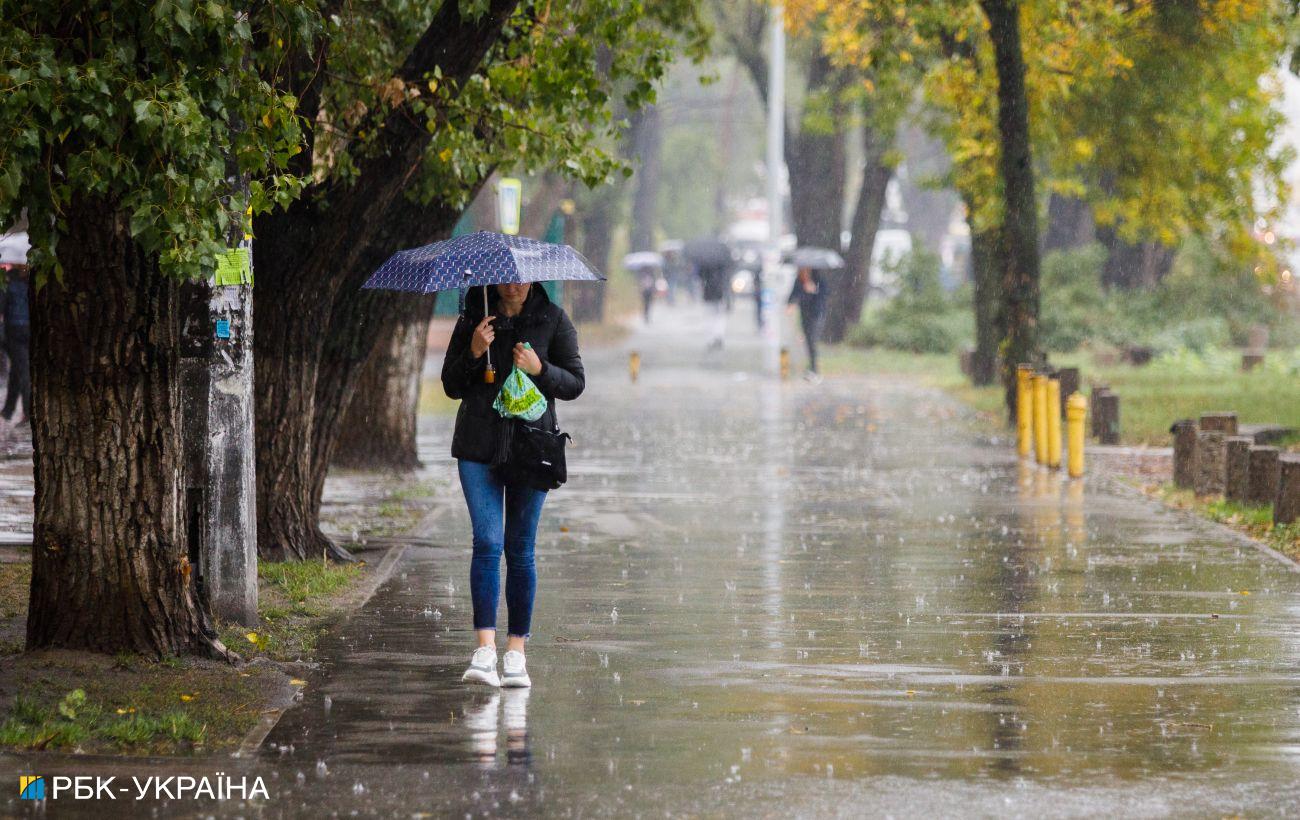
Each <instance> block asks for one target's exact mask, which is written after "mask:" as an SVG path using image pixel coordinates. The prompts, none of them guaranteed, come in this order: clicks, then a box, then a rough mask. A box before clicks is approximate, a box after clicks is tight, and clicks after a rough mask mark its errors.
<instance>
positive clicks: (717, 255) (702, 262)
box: [682, 236, 731, 268]
mask: <svg viewBox="0 0 1300 820" xmlns="http://www.w3.org/2000/svg"><path fill="white" fill-rule="evenodd" d="M682 253H683V254H684V255H685V256H686V258H687V259H689V260H690V261H691V262H693V263H695V265H696V267H700V268H725V267H729V266H730V265H731V249H730V248H728V247H727V245H726V243H725V242H723V241H722V240H721V239H715V238H714V237H712V236H702V237H700V238H699V239H692V240H691V241H690V242H687V243H686V247H685V248H683V249H682Z"/></svg>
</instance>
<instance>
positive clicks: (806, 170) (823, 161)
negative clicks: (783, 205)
mask: <svg viewBox="0 0 1300 820" xmlns="http://www.w3.org/2000/svg"><path fill="white" fill-rule="evenodd" d="M828 60H829V58H826V57H822V56H818V57H816V58H814V60H813V64H812V66H811V67H810V69H809V88H812V89H816V90H819V91H821V92H822V93H826V94H831V95H833V99H832V102H831V110H832V116H831V120H832V122H833V123H834V127H833V130H831V131H829V132H825V131H818V130H810V129H808V128H804V129H802V130H800V131H799V132H798V133H797V134H792V135H790V136H789V137H788V138H787V140H786V143H785V144H786V152H785V161H786V166H787V167H788V168H789V170H790V208H791V212H792V215H793V221H794V233H795V236H796V237H797V238H798V240H799V244H800V245H812V246H816V247H821V248H830V249H831V250H833V251H838V250H839V249H840V232H841V229H842V227H843V214H844V189H845V185H846V184H847V181H848V180H847V170H848V169H847V167H846V166H847V160H846V148H847V146H846V140H847V137H848V132H847V130H846V129H845V127H844V123H845V122H846V120H847V116H846V113H847V112H846V111H845V110H844V108H845V106H844V103H843V102H842V101H841V99H840V97H841V94H840V88H839V86H838V85H832V86H831V87H830V88H826V87H825V86H826V85H827V84H828V83H830V82H831V80H832V77H831V67H830V65H829V62H828Z"/></svg>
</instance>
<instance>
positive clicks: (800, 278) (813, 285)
mask: <svg viewBox="0 0 1300 820" xmlns="http://www.w3.org/2000/svg"><path fill="white" fill-rule="evenodd" d="M788 303H789V307H788V308H787V310H789V311H793V310H794V306H795V305H796V304H798V305H799V324H800V325H801V326H802V328H803V338H804V343H805V344H806V345H807V346H808V372H807V373H805V374H804V378H806V379H808V380H809V381H817V380H818V379H820V378H821V377H820V376H819V375H817V336H818V335H820V333H821V329H822V314H823V313H824V312H825V308H826V286H825V284H824V283H823V282H822V279H821V276H819V275H818V273H817V271H815V270H813V269H812V268H799V273H798V275H796V276H795V279H794V287H793V288H792V289H791V290H790V298H789V300H788Z"/></svg>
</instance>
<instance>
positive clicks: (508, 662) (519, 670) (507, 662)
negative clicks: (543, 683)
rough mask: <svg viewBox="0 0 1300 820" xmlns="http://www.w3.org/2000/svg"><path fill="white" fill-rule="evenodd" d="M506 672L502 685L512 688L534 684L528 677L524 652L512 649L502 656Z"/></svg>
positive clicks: (522, 687)
mask: <svg viewBox="0 0 1300 820" xmlns="http://www.w3.org/2000/svg"><path fill="white" fill-rule="evenodd" d="M501 666H502V668H503V669H504V671H505V674H503V675H502V676H501V685H502V686H505V687H508V688H512V689H527V688H528V687H530V686H532V685H533V682H532V680H531V679H530V678H529V677H528V668H527V666H526V665H525V663H524V653H523V652H516V651H515V650H513V649H511V650H510V651H509V652H507V653H506V654H505V655H504V656H503V657H502V658H501Z"/></svg>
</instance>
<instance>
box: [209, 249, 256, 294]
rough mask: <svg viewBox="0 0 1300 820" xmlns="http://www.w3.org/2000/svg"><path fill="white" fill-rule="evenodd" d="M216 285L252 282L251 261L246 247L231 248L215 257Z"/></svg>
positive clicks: (248, 283)
mask: <svg viewBox="0 0 1300 820" xmlns="http://www.w3.org/2000/svg"><path fill="white" fill-rule="evenodd" d="M215 280H216V284H217V286H222V285H251V284H253V263H252V260H251V259H250V258H249V255H248V248H231V249H230V250H228V251H226V252H225V253H223V254H221V255H219V256H218V257H217V273H216V277H215Z"/></svg>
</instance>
